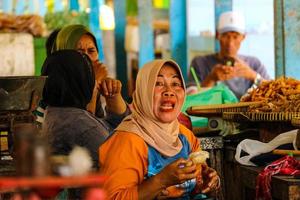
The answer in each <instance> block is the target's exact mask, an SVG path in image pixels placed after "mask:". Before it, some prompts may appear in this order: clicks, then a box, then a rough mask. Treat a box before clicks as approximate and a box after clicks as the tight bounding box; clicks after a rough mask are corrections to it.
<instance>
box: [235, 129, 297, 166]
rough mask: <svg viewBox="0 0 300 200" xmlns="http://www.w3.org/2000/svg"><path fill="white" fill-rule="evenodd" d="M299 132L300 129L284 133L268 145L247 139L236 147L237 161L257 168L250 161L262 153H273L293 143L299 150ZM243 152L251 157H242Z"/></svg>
mask: <svg viewBox="0 0 300 200" xmlns="http://www.w3.org/2000/svg"><path fill="white" fill-rule="evenodd" d="M297 131H298V129H296V130H292V131H288V132H285V133H282V134H280V135H278V136H276V137H275V138H274V139H273V140H271V141H270V142H268V143H264V142H260V141H257V140H251V139H245V140H243V141H241V142H240V143H239V144H238V146H237V147H236V153H235V160H236V161H237V162H239V163H240V164H242V165H248V166H256V165H255V164H254V163H253V162H251V161H250V159H251V158H253V157H254V156H257V155H260V154H262V153H268V152H271V151H273V150H274V149H276V148H277V147H278V146H280V145H283V144H288V143H293V146H294V148H295V149H297V148H296V136H297ZM242 150H243V151H244V152H246V153H248V154H249V155H246V156H242V157H241V153H242Z"/></svg>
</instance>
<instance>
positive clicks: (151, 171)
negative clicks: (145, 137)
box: [146, 134, 196, 199]
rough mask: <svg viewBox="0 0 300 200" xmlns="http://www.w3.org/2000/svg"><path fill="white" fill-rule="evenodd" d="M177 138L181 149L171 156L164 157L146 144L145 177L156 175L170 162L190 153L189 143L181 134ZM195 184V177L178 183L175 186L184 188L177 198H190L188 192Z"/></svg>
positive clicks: (185, 157) (185, 156) (186, 156)
mask: <svg viewBox="0 0 300 200" xmlns="http://www.w3.org/2000/svg"><path fill="white" fill-rule="evenodd" d="M179 139H180V140H181V142H182V149H181V151H180V152H179V153H178V154H176V155H175V156H172V157H164V156H163V155H161V154H160V153H159V152H158V151H157V150H156V149H154V148H153V147H151V146H150V145H148V163H149V164H148V174H147V177H146V178H150V177H151V176H154V175H156V174H157V173H159V172H160V171H161V170H162V169H163V168H165V167H166V166H167V165H169V164H170V163H172V162H174V161H175V160H178V159H179V158H184V159H187V158H188V157H189V154H190V153H191V151H192V150H191V147H190V143H189V142H188V140H187V139H186V137H185V136H184V135H183V134H179ZM195 186H196V179H192V180H189V181H186V182H184V183H182V184H180V185H176V187H182V188H184V189H185V194H184V195H183V196H182V197H180V198H179V199H190V196H189V194H190V193H191V191H192V190H193V189H194V187H195Z"/></svg>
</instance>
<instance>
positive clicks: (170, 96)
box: [153, 64, 185, 123]
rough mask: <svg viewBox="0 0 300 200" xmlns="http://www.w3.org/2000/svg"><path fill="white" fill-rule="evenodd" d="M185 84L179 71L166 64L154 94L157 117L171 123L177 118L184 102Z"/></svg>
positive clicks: (158, 78) (154, 109)
mask: <svg viewBox="0 0 300 200" xmlns="http://www.w3.org/2000/svg"><path fill="white" fill-rule="evenodd" d="M184 96H185V92H184V89H183V83H182V80H181V79H180V75H179V73H178V72H177V70H176V69H175V68H174V67H173V66H172V65H170V64H165V65H164V66H163V67H162V68H161V70H160V71H159V73H158V76H157V79H156V84H155V88H154V94H153V112H154V115H155V117H156V118H157V119H158V120H159V121H161V122H163V123H170V122H172V121H174V120H175V119H176V118H177V115H178V113H179V112H180V109H181V106H182V104H183V101H184Z"/></svg>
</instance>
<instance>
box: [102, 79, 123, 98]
mask: <svg viewBox="0 0 300 200" xmlns="http://www.w3.org/2000/svg"><path fill="white" fill-rule="evenodd" d="M121 88H122V84H121V81H119V80H116V79H112V78H104V79H103V80H102V81H101V82H99V83H98V89H99V91H100V93H101V94H102V95H103V96H104V97H105V98H110V97H114V96H115V95H117V94H121Z"/></svg>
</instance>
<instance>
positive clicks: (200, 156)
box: [189, 151, 209, 164]
mask: <svg viewBox="0 0 300 200" xmlns="http://www.w3.org/2000/svg"><path fill="white" fill-rule="evenodd" d="M189 158H190V160H192V161H193V163H194V164H204V163H205V161H206V159H208V158H209V153H208V152H207V151H196V152H193V153H191V154H190V155H189Z"/></svg>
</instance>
